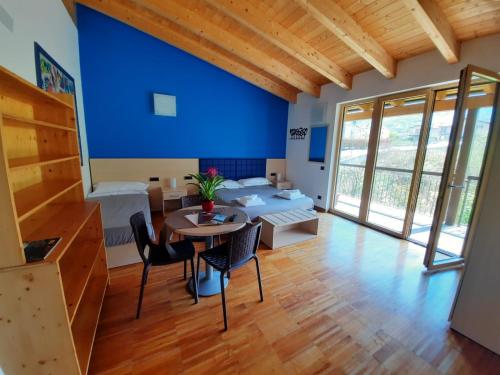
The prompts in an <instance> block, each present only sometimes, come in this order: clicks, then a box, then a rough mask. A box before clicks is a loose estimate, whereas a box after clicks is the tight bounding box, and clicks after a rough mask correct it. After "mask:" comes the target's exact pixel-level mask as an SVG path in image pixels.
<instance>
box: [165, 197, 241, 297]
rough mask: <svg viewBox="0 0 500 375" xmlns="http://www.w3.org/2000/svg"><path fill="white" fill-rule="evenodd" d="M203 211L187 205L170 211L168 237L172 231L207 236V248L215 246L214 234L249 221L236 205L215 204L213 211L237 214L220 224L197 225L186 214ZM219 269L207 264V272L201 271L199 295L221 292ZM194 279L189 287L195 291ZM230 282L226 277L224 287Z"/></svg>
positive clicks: (230, 214)
mask: <svg viewBox="0 0 500 375" xmlns="http://www.w3.org/2000/svg"><path fill="white" fill-rule="evenodd" d="M200 212H202V209H201V206H194V207H187V208H182V209H180V210H177V211H174V212H171V213H169V214H168V215H167V216H166V218H165V226H166V228H167V238H170V234H171V233H177V234H181V235H184V236H194V237H205V238H206V243H205V245H206V248H207V249H210V248H212V247H213V236H218V235H221V234H227V233H231V232H234V231H237V230H238V229H240V228H243V227H244V226H245V223H247V222H248V221H249V218H248V215H247V214H246V213H245V212H243V211H241V210H239V209H238V208H235V207H229V206H215V208H214V210H213V212H215V213H221V214H224V215H226V216H227V217H228V218H229V217H230V216H232V215H236V216H235V217H234V220H233V221H232V222H228V223H224V224H218V225H203V226H196V225H194V224H193V223H192V222H191V221H189V219H187V218H186V215H190V214H196V213H200ZM219 274H220V273H219V271H216V270H214V269H213V267H212V266H210V265H209V264H206V267H205V272H200V274H199V276H198V277H199V280H198V295H200V296H203V297H206V296H212V295H214V294H219V293H220V292H221V289H220V282H219V277H220V276H219ZM192 283H193V279H190V280H189V282H188V288H189V290H190V291H191V292H193V284H192ZM228 283H229V280H228V279H227V277H226V278H224V288H225V287H226V286H227V284H228Z"/></svg>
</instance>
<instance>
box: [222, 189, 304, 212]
mask: <svg viewBox="0 0 500 375" xmlns="http://www.w3.org/2000/svg"><path fill="white" fill-rule="evenodd" d="M278 192H279V190H278V189H276V188H275V187H273V186H269V185H268V186H249V187H244V188H241V189H220V190H218V191H217V197H218V201H219V202H220V203H221V204H225V205H228V206H237V207H238V208H239V209H241V210H242V211H244V212H246V214H247V215H248V217H249V218H250V220H255V219H257V218H258V217H259V216H262V215H266V214H274V213H277V212H283V211H290V210H296V209H299V208H301V209H304V210H307V209H311V208H313V207H314V202H313V200H312V199H311V198H310V197H303V198H298V199H294V200H287V199H283V198H280V197H278V196H277V195H276V194H277V193H278ZM252 194H257V195H258V196H259V197H261V198H262V200H263V201H264V202H265V203H266V204H265V205H263V206H253V207H243V206H241V205H240V204H238V202H236V201H235V199H236V198H239V197H243V196H245V195H252Z"/></svg>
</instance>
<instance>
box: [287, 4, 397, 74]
mask: <svg viewBox="0 0 500 375" xmlns="http://www.w3.org/2000/svg"><path fill="white" fill-rule="evenodd" d="M294 1H295V3H296V4H298V5H300V6H301V7H302V8H303V9H304V10H306V11H307V13H308V14H309V15H310V16H311V17H313V18H315V19H316V20H317V21H318V22H319V23H321V24H322V25H323V26H324V27H325V28H327V29H328V30H329V31H330V32H331V33H333V34H334V35H335V36H336V37H337V38H339V39H340V40H342V41H343V42H344V43H345V44H346V45H347V46H348V47H350V48H351V49H352V50H354V51H355V52H356V53H357V54H358V55H359V56H361V57H362V58H363V59H365V60H366V61H367V62H368V63H369V64H370V65H372V66H373V67H374V68H375V69H377V70H378V71H379V72H380V73H382V74H383V75H384V76H385V77H386V78H394V77H395V76H396V61H395V60H394V58H393V57H392V56H391V55H390V54H389V53H388V52H387V51H386V50H385V49H384V48H383V47H382V46H381V45H380V44H379V43H378V42H377V41H376V40H375V39H374V38H373V37H372V36H370V35H369V34H368V33H367V32H365V31H364V30H363V29H362V28H361V26H360V25H359V24H358V23H357V22H356V21H355V20H354V19H353V18H352V17H351V16H350V15H349V14H348V13H347V12H346V11H345V10H344V9H342V7H341V6H340V5H338V4H337V3H336V2H335V1H333V0H294Z"/></svg>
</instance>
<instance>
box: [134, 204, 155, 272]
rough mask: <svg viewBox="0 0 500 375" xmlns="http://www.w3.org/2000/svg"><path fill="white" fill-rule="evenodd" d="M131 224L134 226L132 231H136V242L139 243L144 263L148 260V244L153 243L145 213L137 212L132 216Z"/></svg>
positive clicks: (138, 248) (138, 247)
mask: <svg viewBox="0 0 500 375" xmlns="http://www.w3.org/2000/svg"><path fill="white" fill-rule="evenodd" d="M130 226H131V227H132V232H133V233H134V238H135V244H136V245H137V250H138V251H139V255H140V256H141V259H142V261H143V262H144V263H146V262H147V258H146V255H145V254H144V250H146V246H149V245H150V244H151V238H150V237H149V233H148V227H147V226H146V219H145V218H144V213H143V212H142V211H139V212H136V213H135V214H133V215H132V216H131V217H130Z"/></svg>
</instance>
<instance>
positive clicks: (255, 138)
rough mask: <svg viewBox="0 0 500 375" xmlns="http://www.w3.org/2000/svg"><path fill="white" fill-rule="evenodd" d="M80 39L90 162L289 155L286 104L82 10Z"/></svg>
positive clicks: (102, 17) (271, 95) (152, 40)
mask: <svg viewBox="0 0 500 375" xmlns="http://www.w3.org/2000/svg"><path fill="white" fill-rule="evenodd" d="M78 35H79V44H80V65H81V74H82V85H83V94H84V95H83V97H84V103H85V118H86V125H87V138H88V145H89V154H90V157H91V158H228V157H235V158H238V157H241V158H284V157H285V149H286V131H287V130H286V128H287V116H288V102H286V101H285V100H283V99H281V98H279V97H277V96H275V95H273V94H270V93H268V92H266V91H264V90H262V89H260V88H258V87H256V86H253V85H252V84H250V83H247V82H246V81H243V80H241V79H239V78H237V77H235V76H233V75H231V74H229V73H227V72H225V71H223V70H221V69H219V68H217V67H215V66H213V65H211V64H208V63H206V62H204V61H202V60H200V59H198V58H197V57H194V56H192V55H190V54H188V53H186V52H183V51H181V50H179V49H178V48H176V47H173V46H171V45H169V44H167V43H165V42H162V41H160V40H158V39H156V38H153V37H151V36H149V35H147V34H145V33H143V32H141V31H138V30H136V29H134V28H132V27H129V26H127V25H125V24H123V23H121V22H119V21H116V20H114V19H112V18H109V17H107V16H105V15H103V14H101V13H98V12H96V11H94V10H91V9H89V8H87V7H85V6H81V5H78ZM154 92H158V93H162V94H169V95H175V96H176V97H177V117H175V118H174V117H162V116H155V115H154V114H153V101H152V94H153V93H154Z"/></svg>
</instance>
